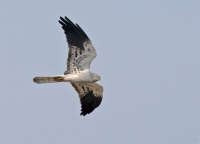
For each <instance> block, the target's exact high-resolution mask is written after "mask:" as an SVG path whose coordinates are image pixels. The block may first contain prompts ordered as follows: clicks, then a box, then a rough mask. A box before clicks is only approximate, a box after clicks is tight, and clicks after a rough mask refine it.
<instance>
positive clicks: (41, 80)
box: [33, 75, 64, 84]
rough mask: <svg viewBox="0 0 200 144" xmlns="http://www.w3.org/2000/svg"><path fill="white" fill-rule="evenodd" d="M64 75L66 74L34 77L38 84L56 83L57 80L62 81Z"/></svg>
mask: <svg viewBox="0 0 200 144" xmlns="http://www.w3.org/2000/svg"><path fill="white" fill-rule="evenodd" d="M63 76H64V75H57V76H44V77H34V78H33V81H34V82H35V83H37V84H43V83H56V82H61V81H62V77H63Z"/></svg>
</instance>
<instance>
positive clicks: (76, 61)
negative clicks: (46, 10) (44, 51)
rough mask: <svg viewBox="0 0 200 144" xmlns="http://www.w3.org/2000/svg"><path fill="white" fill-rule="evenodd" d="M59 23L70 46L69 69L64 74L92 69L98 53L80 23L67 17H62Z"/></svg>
mask: <svg viewBox="0 0 200 144" xmlns="http://www.w3.org/2000/svg"><path fill="white" fill-rule="evenodd" d="M59 23H60V24H61V25H62V29H63V30H64V32H65V35H66V39H67V42H68V47H69V52H68V59H67V70H66V71H65V73H64V74H69V73H80V72H81V71H84V70H90V64H91V62H92V60H93V59H94V58H95V57H96V55H97V54H96V51H95V49H94V47H93V45H92V43H91V41H90V39H89V38H88V36H87V35H86V34H85V32H84V31H83V30H82V29H81V27H80V26H79V25H78V24H74V23H73V22H72V21H70V20H69V19H68V18H67V17H65V19H64V18H62V17H60V20H59Z"/></svg>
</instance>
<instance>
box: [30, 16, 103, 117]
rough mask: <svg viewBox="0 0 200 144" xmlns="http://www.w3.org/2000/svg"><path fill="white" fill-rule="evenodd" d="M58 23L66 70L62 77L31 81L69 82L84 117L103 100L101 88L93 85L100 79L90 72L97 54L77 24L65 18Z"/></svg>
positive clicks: (37, 78)
mask: <svg viewBox="0 0 200 144" xmlns="http://www.w3.org/2000/svg"><path fill="white" fill-rule="evenodd" d="M59 23H60V24H61V25H62V29H63V30H64V32H65V35H66V39H67V42H68V47H69V51H68V59H67V70H66V71H65V72H64V75H56V76H45V77H35V78H33V81H34V82H35V83H38V84H42V83H56V82H70V83H71V84H72V86H73V87H74V88H75V90H76V91H77V93H78V95H79V98H80V102H81V108H82V109H81V114H80V115H83V116H85V115H87V114H89V113H91V112H92V111H93V110H94V109H95V108H97V107H98V106H99V105H100V103H101V101H102V98H103V95H102V93H103V87H102V86H101V85H99V84H97V83H95V82H96V81H98V80H100V79H101V78H100V76H99V75H97V74H94V73H91V72H90V63H91V62H92V60H93V59H94V58H95V57H96V56H97V54H96V51H95V49H94V47H93V45H92V43H91V41H90V39H89V38H88V36H87V35H86V34H85V32H84V31H83V30H82V29H81V27H80V26H79V25H78V24H74V23H73V22H72V21H71V20H69V19H68V18H67V17H65V19H64V18H62V17H60V20H59Z"/></svg>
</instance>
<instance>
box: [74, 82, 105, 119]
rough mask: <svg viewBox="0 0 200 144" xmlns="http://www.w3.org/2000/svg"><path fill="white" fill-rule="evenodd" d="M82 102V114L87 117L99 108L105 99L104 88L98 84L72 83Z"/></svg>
mask: <svg viewBox="0 0 200 144" xmlns="http://www.w3.org/2000/svg"><path fill="white" fill-rule="evenodd" d="M71 84H72V86H73V87H74V88H75V90H76V91H77V93H78V95H79V98H80V102H81V114H80V115H83V116H85V115H86V114H89V113H91V112H92V111H93V110H94V109H95V108H97V107H98V106H99V105H100V104H101V101H102V98H103V87H102V86H101V85H99V84H97V83H71Z"/></svg>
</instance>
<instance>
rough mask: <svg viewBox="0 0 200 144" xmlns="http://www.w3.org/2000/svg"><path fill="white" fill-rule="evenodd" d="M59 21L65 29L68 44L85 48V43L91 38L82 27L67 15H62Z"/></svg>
mask: <svg viewBox="0 0 200 144" xmlns="http://www.w3.org/2000/svg"><path fill="white" fill-rule="evenodd" d="M58 22H59V23H60V24H61V25H62V29H63V30H64V31H65V35H66V38H67V42H68V44H70V45H73V46H76V47H78V48H80V49H83V50H84V47H83V43H84V42H85V41H87V40H89V38H88V36H87V35H86V34H85V32H84V31H83V30H82V29H81V27H80V26H79V25H78V24H76V25H75V24H74V23H73V22H72V21H71V20H70V19H68V18H67V17H65V19H64V18H62V17H60V20H59V21H58Z"/></svg>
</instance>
